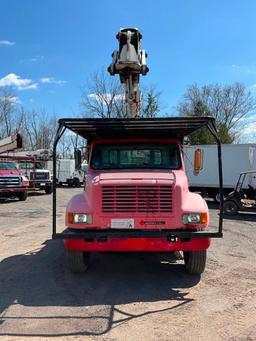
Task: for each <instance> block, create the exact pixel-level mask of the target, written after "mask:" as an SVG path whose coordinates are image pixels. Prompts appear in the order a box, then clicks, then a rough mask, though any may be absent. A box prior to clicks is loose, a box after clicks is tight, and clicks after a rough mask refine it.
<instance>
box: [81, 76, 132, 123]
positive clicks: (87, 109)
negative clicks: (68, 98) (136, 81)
mask: <svg viewBox="0 0 256 341" xmlns="http://www.w3.org/2000/svg"><path fill="white" fill-rule="evenodd" d="M81 106H82V110H83V116H90V117H93V116H97V117H101V118H111V117H120V118H121V117H126V107H125V102H124V95H123V89H122V87H121V85H120V84H119V82H118V81H117V78H112V77H111V78H110V77H109V76H108V75H106V73H105V72H104V71H103V70H102V71H101V72H95V73H94V74H93V75H92V76H91V77H90V79H89V81H88V82H87V86H86V87H85V89H83V91H82V101H81Z"/></svg>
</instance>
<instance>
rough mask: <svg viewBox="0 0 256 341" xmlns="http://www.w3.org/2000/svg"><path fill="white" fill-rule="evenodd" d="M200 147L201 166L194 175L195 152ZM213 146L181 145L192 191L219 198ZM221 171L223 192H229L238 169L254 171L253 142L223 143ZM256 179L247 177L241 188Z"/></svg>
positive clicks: (255, 150)
mask: <svg viewBox="0 0 256 341" xmlns="http://www.w3.org/2000/svg"><path fill="white" fill-rule="evenodd" d="M198 148H200V149H202V150H203V167H202V170H201V171H200V172H199V174H198V175H195V174H194V169H193V163H194V152H195V150H196V149H198ZM216 148H217V147H216V145H195V146H184V158H185V164H186V170H187V176H188V181H189V184H190V189H191V190H192V191H198V192H201V193H202V194H208V195H209V196H210V197H212V198H214V200H215V201H217V202H218V201H219V199H218V196H219V188H218V187H219V178H218V168H217V167H218V160H217V152H216ZM222 170H223V188H224V195H227V194H228V193H230V192H231V191H232V190H233V189H234V187H235V185H236V182H237V180H238V176H239V174H240V173H241V172H247V171H252V170H256V144H223V145H222ZM254 182H255V179H253V177H248V181H247V182H246V183H244V189H248V184H249V185H251V186H253V187H255V186H256V184H255V183H254Z"/></svg>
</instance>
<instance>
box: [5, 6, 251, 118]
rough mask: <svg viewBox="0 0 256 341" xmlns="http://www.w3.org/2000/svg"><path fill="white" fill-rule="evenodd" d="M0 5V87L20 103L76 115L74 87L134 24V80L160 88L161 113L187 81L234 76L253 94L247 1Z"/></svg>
mask: <svg viewBox="0 0 256 341" xmlns="http://www.w3.org/2000/svg"><path fill="white" fill-rule="evenodd" d="M0 10H1V14H0V65H1V68H0V85H1V84H3V83H4V82H6V81H8V82H9V83H12V84H13V85H14V87H15V84H16V87H15V88H16V92H17V96H18V97H19V99H20V101H21V102H22V104H23V105H24V107H26V108H36V109H37V108H40V109H42V108H44V109H45V110H46V111H49V112H56V113H57V114H58V116H59V117H65V116H66V117H67V116H71V115H72V116H74V115H75V114H76V113H78V112H79V111H80V108H79V102H80V98H81V86H82V85H83V84H85V82H86V80H87V79H88V77H89V76H90V74H92V73H93V72H94V71H96V70H97V69H100V68H102V67H104V66H105V67H106V66H107V65H108V64H109V63H110V62H111V53H112V51H113V50H114V49H115V48H116V47H117V40H116V39H115V35H116V33H117V31H118V30H119V28H120V27H138V28H139V29H140V30H141V32H142V34H143V47H144V48H145V49H146V50H147V52H148V65H149V67H150V71H149V73H148V75H147V76H146V77H143V79H142V82H143V84H144V85H146V86H147V85H155V86H156V87H157V88H158V89H159V90H161V91H162V101H163V107H164V112H169V113H173V107H174V106H175V105H176V104H177V103H178V101H179V100H180V99H181V98H182V95H183V94H184V92H185V90H186V87H187V86H188V85H190V84H192V83H194V82H197V83H199V84H206V83H214V82H219V83H222V84H226V83H232V82H236V81H239V82H242V83H244V84H245V85H246V87H247V88H248V89H251V90H252V91H253V92H254V93H255V95H256V85H255V84H256V44H255V33H256V32H255V31H256V29H255V13H256V2H255V1H253V0H249V1H234V0H233V1H231V0H227V1H220V0H217V1H213V0H212V1H203V0H198V1H196V0H191V1H189V0H187V1H185V0H169V1H167V0H165V1H164V0H158V1H150V0H148V1H145V0H141V1H134V0H130V1H116V0H112V1H103V0H102V1H85V0H84V1H82V0H73V1H67V0H44V1H39V0H37V1H36V0H34V1H32V0H23V1H20V0H8V1H7V0H1V2H0ZM10 74H11V75H10ZM7 75H9V76H8V77H7V80H6V76H7ZM1 82H2V83H1ZM255 121H256V119H255V116H254V118H253V117H252V118H251V119H249V121H248V123H249V124H254V123H255Z"/></svg>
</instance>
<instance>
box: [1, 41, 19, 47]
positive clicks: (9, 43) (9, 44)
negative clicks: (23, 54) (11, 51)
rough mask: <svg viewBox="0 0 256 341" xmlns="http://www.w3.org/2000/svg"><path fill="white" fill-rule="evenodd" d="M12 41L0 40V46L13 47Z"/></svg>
mask: <svg viewBox="0 0 256 341" xmlns="http://www.w3.org/2000/svg"><path fill="white" fill-rule="evenodd" d="M14 44H15V42H14V41H9V40H0V45H6V46H12V45H14Z"/></svg>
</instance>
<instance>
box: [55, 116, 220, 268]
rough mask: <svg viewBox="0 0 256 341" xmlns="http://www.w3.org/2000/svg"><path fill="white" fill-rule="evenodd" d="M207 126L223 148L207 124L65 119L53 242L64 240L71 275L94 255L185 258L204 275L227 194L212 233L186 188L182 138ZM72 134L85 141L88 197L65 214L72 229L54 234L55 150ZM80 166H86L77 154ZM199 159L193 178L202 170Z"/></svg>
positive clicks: (199, 201)
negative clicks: (58, 157) (59, 151)
mask: <svg viewBox="0 0 256 341" xmlns="http://www.w3.org/2000/svg"><path fill="white" fill-rule="evenodd" d="M203 126H207V127H208V128H209V130H210V131H211V132H212V134H213V136H215V138H216V141H217V144H218V155H219V173H220V193H222V173H221V148H220V143H219V139H218V135H217V131H216V128H215V125H214V120H213V119H212V118H209V117H203V118H202V117H200V118H197V117H196V118H195V117H193V118H157V119H126V120H122V119H115V120H111V119H62V120H60V121H59V129H58V132H57V135H56V139H55V143H54V152H53V157H54V163H55V168H54V171H53V173H54V190H53V238H62V239H64V244H65V247H66V249H67V253H68V264H69V267H70V269H71V270H72V271H74V272H83V271H85V270H86V269H87V266H88V259H89V258H88V256H89V254H90V253H91V252H95V251H96V252H109V251H111V252H122V251H124V252H134V251H136V252H138V251H147V252H148V251H150V252H173V251H183V253H184V260H185V268H186V270H187V271H188V272H190V273H193V274H201V273H202V272H203V271H204V268H205V263H206V250H207V248H208V247H209V246H210V242H211V239H210V238H211V237H221V236H222V195H221V212H220V222H219V228H218V231H217V232H210V231H207V230H206V229H207V227H208V225H209V212H208V207H207V204H206V202H205V201H204V199H203V198H202V197H201V196H200V195H198V194H196V193H191V192H190V191H189V189H188V180H187V177H186V171H185V165H184V160H183V152H182V140H183V138H184V137H185V136H186V135H188V134H190V133H192V132H193V131H195V130H197V129H199V128H201V127H203ZM66 128H68V129H70V130H72V131H73V132H75V133H77V134H79V135H80V136H82V137H84V138H86V139H87V143H88V146H89V159H88V173H87V178H86V183H85V186H84V191H83V192H82V193H80V194H77V195H75V196H74V197H73V198H72V199H71V200H70V202H69V204H68V206H67V210H66V230H65V231H64V232H62V233H57V232H56V186H55V185H56V178H55V177H56V146H57V143H58V141H59V139H60V137H61V136H62V134H63V132H64V130H65V129H66ZM76 156H77V157H76V161H77V164H80V163H81V160H80V157H79V153H77V155H76ZM199 159H200V151H199V153H197V154H196V155H195V163H196V167H195V171H198V170H199V169H200V167H201V165H200V162H199V161H200V160H199Z"/></svg>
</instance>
